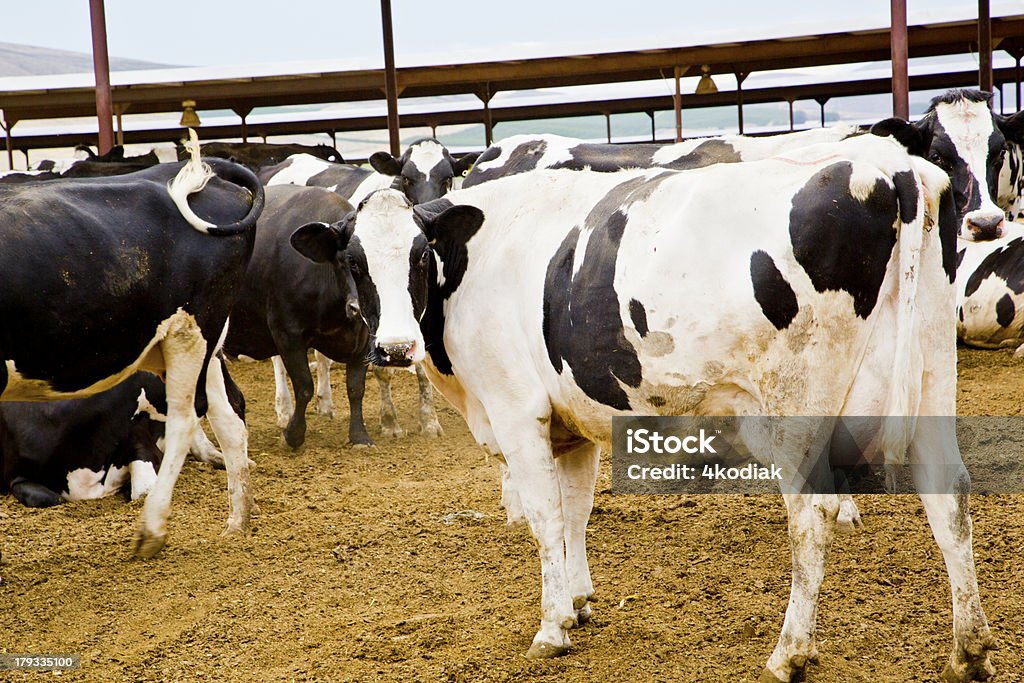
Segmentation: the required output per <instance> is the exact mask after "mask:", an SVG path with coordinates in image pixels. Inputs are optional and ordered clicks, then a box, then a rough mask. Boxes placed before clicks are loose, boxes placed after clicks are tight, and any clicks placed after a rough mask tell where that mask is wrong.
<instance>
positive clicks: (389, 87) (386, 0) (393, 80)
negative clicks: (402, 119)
mask: <svg viewBox="0 0 1024 683" xmlns="http://www.w3.org/2000/svg"><path fill="white" fill-rule="evenodd" d="M380 18H381V24H382V26H383V29H384V94H385V96H386V97H387V100H388V139H389V140H390V141H391V154H392V156H395V157H397V156H399V155H400V154H401V153H402V149H401V144H402V143H401V141H400V140H399V138H398V74H397V73H396V71H395V40H394V36H393V32H392V27H391V0H380Z"/></svg>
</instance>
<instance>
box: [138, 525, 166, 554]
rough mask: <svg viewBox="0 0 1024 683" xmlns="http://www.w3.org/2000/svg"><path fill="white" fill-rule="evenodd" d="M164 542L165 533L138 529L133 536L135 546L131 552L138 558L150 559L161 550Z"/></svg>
mask: <svg viewBox="0 0 1024 683" xmlns="http://www.w3.org/2000/svg"><path fill="white" fill-rule="evenodd" d="M166 543H167V534H160V535H156V534H150V533H148V532H145V531H139V533H138V534H136V536H135V548H134V551H133V553H132V554H133V555H134V556H135V557H136V558H138V559H140V560H150V559H152V558H154V557H156V554H157V553H159V552H160V551H161V550H163V547H164V545H165V544H166Z"/></svg>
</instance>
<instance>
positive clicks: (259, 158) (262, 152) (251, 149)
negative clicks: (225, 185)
mask: <svg viewBox="0 0 1024 683" xmlns="http://www.w3.org/2000/svg"><path fill="white" fill-rule="evenodd" d="M177 151H178V160H179V161H180V160H184V159H187V158H188V152H187V151H186V150H185V147H184V145H182V144H181V143H178V145H177ZM294 154H302V155H307V156H311V157H314V158H317V159H322V160H324V161H329V162H332V163H336V164H343V163H345V159H344V158H342V156H341V152H339V151H338V150H336V149H335V148H333V147H331V146H329V145H299V144H293V143H281V144H277V143H261V142H204V143H203V145H202V155H203V156H209V157H219V158H221V159H230V160H231V161H234V162H236V163H239V164H242V165H244V166H248V167H249V168H250V169H252V170H253V171H259V170H260V169H262V168H264V167H266V166H273V165H275V164H280V163H281V162H283V161H284V160H285V159H287V158H288V157H290V156H292V155H294Z"/></svg>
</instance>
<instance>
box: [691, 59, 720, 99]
mask: <svg viewBox="0 0 1024 683" xmlns="http://www.w3.org/2000/svg"><path fill="white" fill-rule="evenodd" d="M716 92H718V86H717V85H715V82H714V81H713V80H711V67H710V66H708V65H707V64H704V65H702V66H701V67H700V81H698V82H697V89H696V90H694V93H695V94H697V95H710V94H712V93H716Z"/></svg>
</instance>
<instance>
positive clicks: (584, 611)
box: [576, 603, 593, 627]
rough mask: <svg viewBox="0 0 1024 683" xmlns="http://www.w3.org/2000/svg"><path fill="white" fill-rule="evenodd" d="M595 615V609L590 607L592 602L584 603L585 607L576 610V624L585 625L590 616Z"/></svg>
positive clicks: (578, 625)
mask: <svg viewBox="0 0 1024 683" xmlns="http://www.w3.org/2000/svg"><path fill="white" fill-rule="evenodd" d="M592 616H593V610H591V609H590V603H584V604H583V607H580V608H579V609H577V610H576V626H577V627H580V626H584V625H585V624H586V623H587V622H588V621H590V618H591V617H592Z"/></svg>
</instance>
